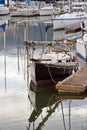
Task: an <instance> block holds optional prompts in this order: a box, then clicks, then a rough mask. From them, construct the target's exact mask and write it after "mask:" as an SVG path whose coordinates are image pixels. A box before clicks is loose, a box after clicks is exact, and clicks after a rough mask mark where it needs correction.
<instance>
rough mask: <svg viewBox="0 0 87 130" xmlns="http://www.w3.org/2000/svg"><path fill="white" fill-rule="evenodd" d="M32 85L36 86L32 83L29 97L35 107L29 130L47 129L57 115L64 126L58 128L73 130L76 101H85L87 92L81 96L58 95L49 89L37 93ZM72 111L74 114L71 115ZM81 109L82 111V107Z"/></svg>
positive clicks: (30, 117)
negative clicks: (48, 123) (51, 118)
mask: <svg viewBox="0 0 87 130" xmlns="http://www.w3.org/2000/svg"><path fill="white" fill-rule="evenodd" d="M32 85H34V84H33V83H32V82H31V83H30V90H29V95H28V97H29V101H30V102H31V105H32V106H33V111H32V113H31V115H30V116H29V119H28V121H29V127H28V129H27V130H30V129H31V127H33V128H32V129H33V130H42V129H43V126H44V127H45V126H46V123H47V122H50V119H49V118H50V117H51V116H52V114H54V116H52V117H53V118H55V119H56V114H57V118H58V120H59V119H60V120H62V122H63V125H61V124H59V126H58V128H59V129H60V128H61V127H63V128H61V129H62V130H67V129H69V130H71V125H72V122H71V119H72V120H73V118H74V116H72V114H74V115H75V113H74V111H76V109H75V101H76V103H77V101H78V102H80V101H81V100H82V101H83V100H84V99H85V98H86V96H87V92H85V93H84V94H82V95H81V94H80V95H79V94H78V95H71V94H58V93H57V92H56V91H54V90H53V89H50V91H47V89H44V88H43V91H41V90H38V91H35V90H34V89H33V87H32ZM34 87H35V86H34ZM66 104H67V105H66ZM80 105H81V104H80ZM57 109H58V110H57ZM72 109H73V112H72V114H71V110H72ZM74 109H75V110H74ZM79 109H81V106H80V108H79ZM79 109H78V110H79ZM55 113H56V114H55ZM59 113H61V114H62V115H61V116H62V119H61V117H60V114H59ZM67 114H68V119H67ZM79 114H80V113H79ZM41 117H42V118H41ZM58 120H57V121H58ZM60 122H61V121H60ZM67 122H68V124H67ZM35 125H36V126H35ZM50 125H51V124H50Z"/></svg>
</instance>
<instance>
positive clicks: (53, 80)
mask: <svg viewBox="0 0 87 130" xmlns="http://www.w3.org/2000/svg"><path fill="white" fill-rule="evenodd" d="M47 68H48V72H49V75H50V78H51V80H52V81H53V83H55V84H57V83H58V82H56V81H55V80H54V79H53V77H52V74H51V72H50V69H49V65H47Z"/></svg>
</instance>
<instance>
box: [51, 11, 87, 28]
mask: <svg viewBox="0 0 87 130" xmlns="http://www.w3.org/2000/svg"><path fill="white" fill-rule="evenodd" d="M85 19H87V13H86V12H71V13H65V14H62V15H59V16H58V15H57V16H55V17H54V18H53V29H54V30H57V29H64V28H66V27H69V26H73V25H76V24H80V23H81V22H82V21H83V20H85Z"/></svg>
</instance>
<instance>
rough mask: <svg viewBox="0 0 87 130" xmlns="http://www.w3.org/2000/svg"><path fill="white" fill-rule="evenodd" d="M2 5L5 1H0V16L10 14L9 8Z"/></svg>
mask: <svg viewBox="0 0 87 130" xmlns="http://www.w3.org/2000/svg"><path fill="white" fill-rule="evenodd" d="M4 4H5V0H0V16H2V15H7V14H9V13H10V11H9V8H8V7H7V6H5V5H4Z"/></svg>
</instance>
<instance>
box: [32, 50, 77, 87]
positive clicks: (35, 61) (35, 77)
mask: <svg viewBox="0 0 87 130" xmlns="http://www.w3.org/2000/svg"><path fill="white" fill-rule="evenodd" d="M30 60H31V64H30V71H31V79H32V81H33V82H34V83H35V85H45V84H56V83H57V82H58V81H61V80H63V79H65V78H66V77H68V76H69V75H71V74H72V72H73V71H76V70H77V69H78V62H77V61H76V57H75V56H74V55H73V54H72V53H70V52H68V51H66V50H64V49H53V50H52V51H51V52H50V53H44V54H43V56H42V58H32V59H30Z"/></svg>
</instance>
